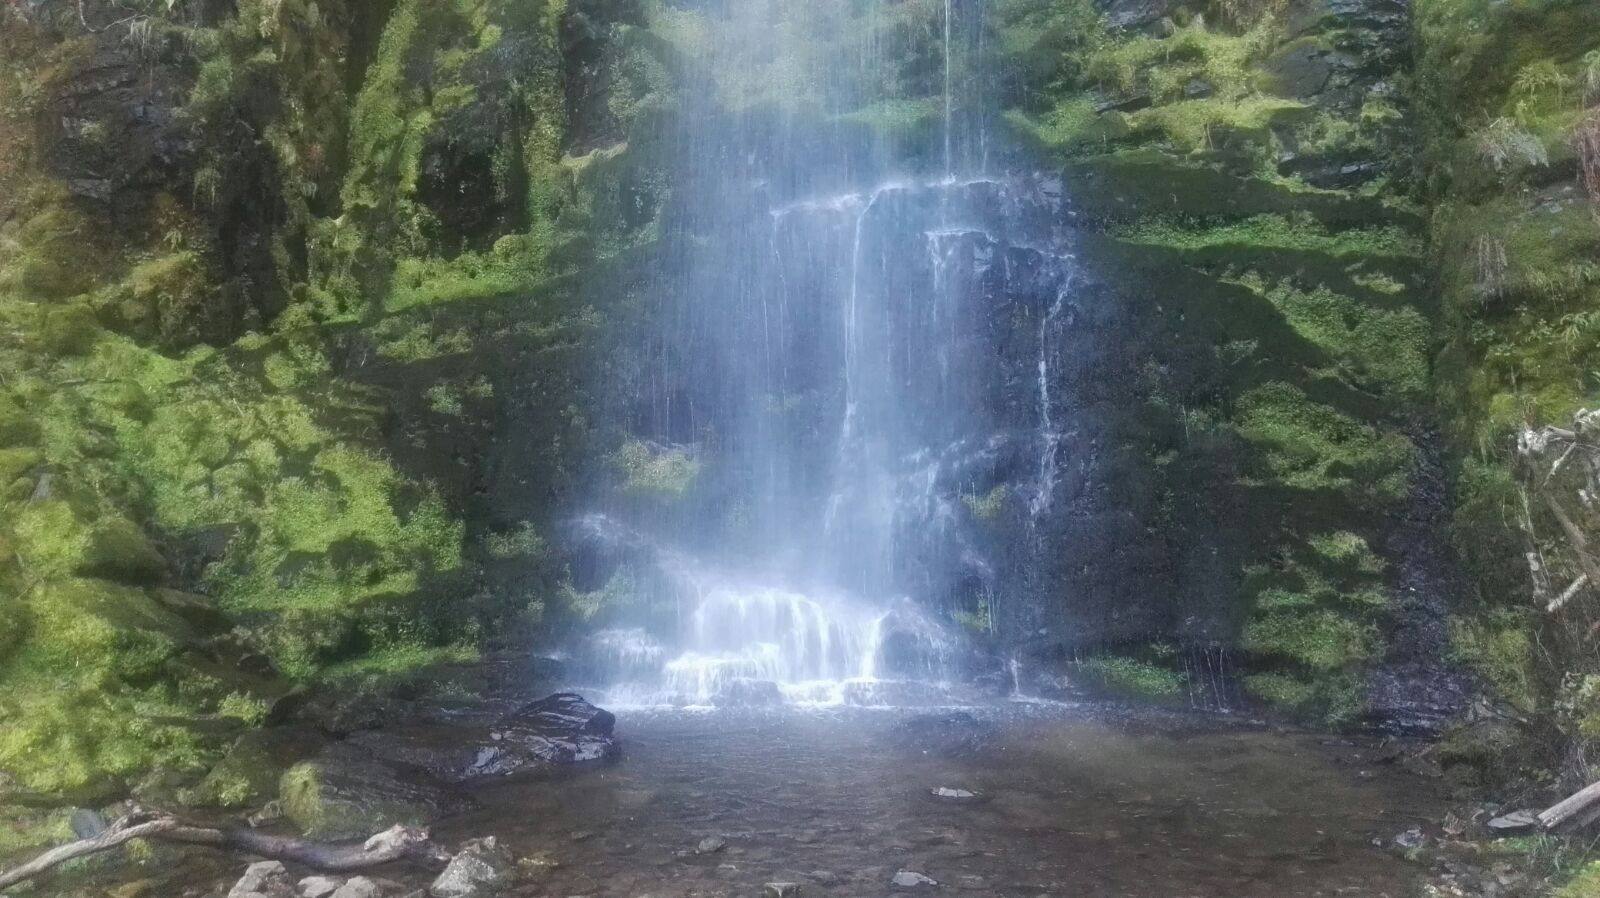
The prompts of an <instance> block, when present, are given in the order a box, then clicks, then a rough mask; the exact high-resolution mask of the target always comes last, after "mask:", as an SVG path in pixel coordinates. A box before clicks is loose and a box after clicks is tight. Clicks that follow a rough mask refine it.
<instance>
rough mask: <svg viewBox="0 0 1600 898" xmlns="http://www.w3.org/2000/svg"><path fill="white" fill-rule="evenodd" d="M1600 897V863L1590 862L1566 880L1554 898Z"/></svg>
mask: <svg viewBox="0 0 1600 898" xmlns="http://www.w3.org/2000/svg"><path fill="white" fill-rule="evenodd" d="M1596 895H1600V861H1593V862H1590V863H1589V864H1588V865H1587V866H1585V867H1583V868H1582V869H1580V870H1579V871H1578V872H1577V873H1576V874H1574V875H1573V877H1572V878H1571V879H1569V880H1567V882H1566V884H1565V885H1563V886H1562V887H1561V888H1560V889H1559V890H1557V891H1556V893H1555V896H1554V898H1594V896H1596Z"/></svg>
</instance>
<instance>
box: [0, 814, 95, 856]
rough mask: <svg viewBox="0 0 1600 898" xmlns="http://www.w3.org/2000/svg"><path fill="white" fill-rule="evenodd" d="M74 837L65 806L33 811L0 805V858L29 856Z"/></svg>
mask: <svg viewBox="0 0 1600 898" xmlns="http://www.w3.org/2000/svg"><path fill="white" fill-rule="evenodd" d="M76 838H77V836H76V835H75V834H74V833H73V832H72V811H71V810H69V809H64V808H63V809H56V810H50V811H37V810H31V809H26V808H10V807H4V806H0V858H22V857H31V856H34V855H37V854H38V853H40V852H41V851H43V850H44V849H46V848H51V847H54V846H56V845H65V844H66V843H68V842H71V841H74V840H75V839H76Z"/></svg>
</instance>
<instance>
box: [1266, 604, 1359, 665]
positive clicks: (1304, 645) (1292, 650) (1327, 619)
mask: <svg viewBox="0 0 1600 898" xmlns="http://www.w3.org/2000/svg"><path fill="white" fill-rule="evenodd" d="M1376 644H1377V633H1376V632H1375V631H1374V630H1373V629H1372V628H1370V627H1367V626H1363V625H1361V624H1360V623H1358V622H1356V621H1353V620H1351V619H1349V618H1347V617H1345V616H1343V615H1340V614H1337V613H1334V612H1331V611H1310V612H1306V611H1275V612H1269V613H1266V614H1260V615H1257V616H1255V617H1253V618H1251V620H1250V621H1249V623H1247V624H1246V625H1245V629H1244V633H1243V635H1242V636H1241V637H1240V645H1241V646H1242V647H1243V648H1244V649H1246V650H1247V651H1250V652H1253V653H1256V654H1258V655H1268V656H1273V657H1277V658H1281V659H1284V660H1286V661H1290V662H1293V663H1295V664H1299V665H1303V666H1305V667H1307V668H1309V669H1311V670H1313V671H1320V672H1326V671H1333V670H1338V669H1341V668H1344V667H1347V666H1349V665H1354V664H1362V663H1364V662H1366V661H1368V660H1370V658H1371V657H1372V654H1373V650H1374V648H1375V646H1376Z"/></svg>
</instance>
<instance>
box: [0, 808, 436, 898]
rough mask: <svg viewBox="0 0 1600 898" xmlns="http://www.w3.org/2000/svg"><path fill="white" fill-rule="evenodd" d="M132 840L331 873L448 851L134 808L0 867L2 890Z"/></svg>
mask: <svg viewBox="0 0 1600 898" xmlns="http://www.w3.org/2000/svg"><path fill="white" fill-rule="evenodd" d="M136 839H148V840H151V841H157V842H177V843H181V844H185V845H204V846H206V847H209V848H217V849H221V850H223V851H237V852H239V853H241V854H248V855H254V856H256V857H262V858H267V859H269V860H278V861H292V862H294V863H297V864H303V865H305V866H307V867H311V868H313V869H316V870H322V871H325V872H329V873H348V872H351V871H355V870H365V869H369V868H372V867H378V866H382V865H383V864H388V863H392V862H394V861H400V860H421V861H427V862H432V863H443V862H445V861H447V860H449V857H450V856H449V854H448V853H446V852H445V851H444V850H443V849H441V848H440V847H439V846H438V845H436V844H434V842H433V840H432V839H431V838H430V837H429V835H428V831H427V830H425V829H417V828H415V827H409V826H396V827H394V828H392V829H389V830H386V831H384V832H381V833H378V834H377V835H375V836H373V837H372V838H370V839H368V840H367V841H365V842H363V843H361V844H353V843H352V844H339V843H332V842H315V841H310V840H306V839H292V838H285V837H283V836H270V835H267V834H265V833H260V832H256V831H255V830H252V829H243V828H227V829H220V828H215V827H209V826H197V825H194V824H189V823H185V822H183V821H181V820H179V819H177V818H176V817H173V816H171V815H167V814H150V813H146V812H143V811H134V812H133V813H130V814H128V815H126V816H124V817H121V818H119V819H118V820H117V821H116V822H115V823H112V824H111V826H110V827H108V828H107V829H106V831H105V832H102V833H100V834H98V835H96V836H93V837H91V838H87V839H80V840H79V841H77V842H72V843H69V844H67V845H62V846H60V847H58V848H52V849H51V850H49V851H46V852H45V853H44V854H41V855H39V856H38V857H36V858H34V859H33V860H31V861H28V862H27V863H25V864H22V865H21V866H19V867H16V868H13V869H11V870H6V871H0V889H7V888H10V887H11V886H14V885H17V884H18V883H22V882H26V881H28V880H30V879H34V878H36V877H38V876H40V875H41V874H44V873H46V872H48V871H50V870H52V869H54V868H56V867H59V866H60V865H62V864H64V863H66V862H67V861H71V860H76V859H78V858H80V857H87V856H89V855H91V854H99V853H100V852H103V851H110V850H111V849H113V848H116V847H118V846H121V845H124V844H127V843H128V842H132V841H134V840H136Z"/></svg>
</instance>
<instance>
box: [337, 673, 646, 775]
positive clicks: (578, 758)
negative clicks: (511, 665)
mask: <svg viewBox="0 0 1600 898" xmlns="http://www.w3.org/2000/svg"><path fill="white" fill-rule="evenodd" d="M615 726H616V717H615V716H614V715H612V714H611V712H609V711H606V710H603V709H601V708H597V707H595V706H594V705H592V704H590V703H589V702H587V701H584V699H583V697H582V696H579V695H575V694H573V693H570V692H563V693H557V694H555V695H551V696H547V697H545V698H542V699H540V700H538V701H536V702H531V703H529V704H527V705H524V706H523V707H522V708H519V709H518V710H516V711H514V712H512V713H510V714H507V715H505V716H504V717H501V718H500V719H499V720H497V721H495V722H494V724H493V725H491V726H489V727H487V728H485V729H482V730H477V729H471V728H464V727H460V726H438V727H433V728H413V729H410V730H407V731H406V732H404V733H393V732H381V731H378V732H370V733H361V734H358V735H356V736H353V737H351V740H350V741H351V743H352V744H354V745H357V746H359V747H360V748H362V749H363V750H365V751H368V752H370V753H371V754H372V755H373V756H375V757H378V758H381V759H384V760H386V761H389V762H391V763H397V764H404V765H407V766H411V767H417V768H420V769H422V770H424V771H427V772H428V774H429V775H431V776H433V777H435V778H437V779H439V780H441V781H443V782H446V783H459V782H465V781H467V780H472V779H478V778H480V777H489V776H510V775H512V774H518V773H530V772H537V771H543V770H549V769H551V768H556V767H562V766H566V765H571V764H581V763H588V762H594V761H606V760H611V759H614V758H616V757H617V755H618V753H619V752H618V747H617V742H616V739H615V738H614V736H613V735H612V731H613V728H614V727H615Z"/></svg>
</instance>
